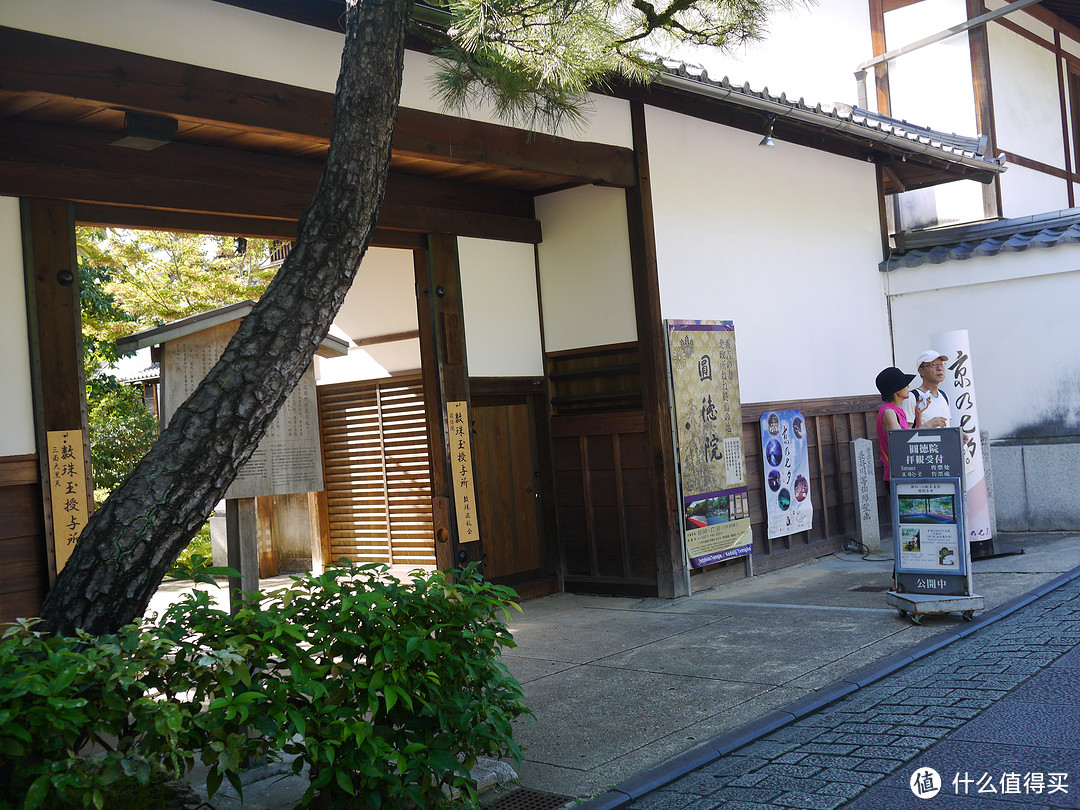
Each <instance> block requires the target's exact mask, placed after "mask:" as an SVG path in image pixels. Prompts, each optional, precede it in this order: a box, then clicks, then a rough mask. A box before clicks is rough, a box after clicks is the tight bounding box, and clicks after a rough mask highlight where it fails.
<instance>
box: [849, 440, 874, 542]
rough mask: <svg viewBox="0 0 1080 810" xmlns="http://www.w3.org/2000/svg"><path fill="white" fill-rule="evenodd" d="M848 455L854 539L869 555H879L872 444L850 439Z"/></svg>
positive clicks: (868, 441) (866, 441)
mask: <svg viewBox="0 0 1080 810" xmlns="http://www.w3.org/2000/svg"><path fill="white" fill-rule="evenodd" d="M849 450H850V455H851V488H852V492H854V494H855V531H856V538H857V539H858V541H859V542H860V543H862V544H863V545H864V546H866V547H867V548H868V549H870V551H881V524H880V523H879V521H878V508H877V479H876V476H875V475H874V443H873V442H872V441H870V440H869V439H854V440H853V441H852V442H851V443H850V444H849Z"/></svg>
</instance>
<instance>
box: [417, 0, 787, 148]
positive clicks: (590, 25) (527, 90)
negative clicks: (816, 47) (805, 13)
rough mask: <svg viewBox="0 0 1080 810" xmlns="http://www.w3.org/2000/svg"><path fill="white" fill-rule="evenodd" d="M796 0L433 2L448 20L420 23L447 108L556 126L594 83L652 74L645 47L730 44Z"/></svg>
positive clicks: (577, 110)
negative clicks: (432, 48)
mask: <svg viewBox="0 0 1080 810" xmlns="http://www.w3.org/2000/svg"><path fill="white" fill-rule="evenodd" d="M797 2H800V0H667V2H657V3H653V2H648V0H631V2H623V0H450V1H449V2H444V3H437V2H436V3H433V5H438V6H439V7H440V8H441V9H442V11H443V12H444V14H445V18H443V19H442V20H440V21H439V22H438V23H437V22H435V20H433V21H432V23H429V24H428V25H427V26H426V29H427V34H428V36H429V37H430V38H431V39H432V40H433V41H434V42H436V43H437V45H438V49H437V51H436V53H437V55H438V56H440V57H441V59H442V62H441V66H440V71H439V73H438V75H437V77H436V84H435V89H436V93H437V94H438V96H439V98H440V99H441V100H442V102H443V103H444V104H445V105H446V106H448V107H450V108H454V109H460V110H462V111H464V110H466V109H468V108H469V107H471V106H475V105H476V104H477V103H481V102H485V103H489V104H491V105H492V106H493V107H494V109H495V110H496V112H497V113H498V114H499V115H500V116H502V117H503V118H505V119H507V120H509V121H512V122H515V123H519V124H521V125H524V126H527V127H538V126H539V127H550V128H554V129H557V128H559V127H561V126H563V125H565V124H567V123H570V124H574V123H579V122H581V121H582V119H583V116H584V115H585V114H586V112H587V111H588V109H589V105H588V102H587V98H588V93H589V91H590V90H591V89H594V88H597V87H601V88H602V87H606V86H608V85H609V84H610V83H611V82H612V81H615V80H622V81H626V82H630V83H641V82H646V81H649V80H651V79H653V78H655V77H656V75H657V72H658V67H657V64H656V62H655V60H654V59H651V58H649V57H650V55H651V52H652V51H654V50H658V49H659V50H663V49H665V48H667V47H671V46H678V45H679V44H687V45H701V46H707V47H717V48H725V49H727V48H731V47H733V46H737V45H741V44H744V43H746V42H748V41H752V40H756V39H760V38H761V37H762V36H764V34H765V31H766V22H767V19H768V17H769V16H770V15H771V14H773V13H774V12H776V11H778V10H781V9H786V8H790V7H792V6H793V5H795V4H796V3H797ZM440 23H441V24H440ZM421 25H422V26H423V24H421Z"/></svg>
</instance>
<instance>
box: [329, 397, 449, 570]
mask: <svg viewBox="0 0 1080 810" xmlns="http://www.w3.org/2000/svg"><path fill="white" fill-rule="evenodd" d="M318 392H319V426H320V429H321V432H322V451H323V473H324V477H325V481H326V483H325V487H326V502H327V512H328V515H329V532H330V541H329V544H330V559H331V560H337V559H340V558H342V557H347V558H348V559H350V560H353V561H355V562H378V563H388V564H392V565H435V539H434V528H433V525H432V517H431V453H430V448H429V447H428V438H427V422H426V414H425V411H424V392H423V388H422V385H421V381H420V378H419V377H418V376H409V377H391V378H389V379H381V380H365V381H362V382H350V383H339V384H335V385H323V386H319V389H318Z"/></svg>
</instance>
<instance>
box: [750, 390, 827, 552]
mask: <svg viewBox="0 0 1080 810" xmlns="http://www.w3.org/2000/svg"><path fill="white" fill-rule="evenodd" d="M761 455H762V458H764V459H765V470H764V472H765V510H766V512H767V513H768V516H769V537H770V538H772V537H784V536H785V535H789V534H797V533H798V532H805V531H809V530H810V528H811V526H812V525H813V522H814V505H813V504H812V503H811V501H810V457H809V454H808V453H807V451H806V420H805V419H803V415H802V414H801V413H800V412H799V411H768V412H766V413H763V414H762V415H761Z"/></svg>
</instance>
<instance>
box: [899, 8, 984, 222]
mask: <svg viewBox="0 0 1080 810" xmlns="http://www.w3.org/2000/svg"><path fill="white" fill-rule="evenodd" d="M965 19H967V12H966V5H965V2H964V0H924V1H923V2H921V3H915V4H913V5H910V6H905V7H903V8H900V9H896V10H894V11H890V12H889V13H887V14H885V44H886V48H887V49H888V50H895V49H896V48H900V47H903V46H904V45H910V44H911V43H913V42H917V41H918V40H920V39H922V38H923V37H926V36H929V35H931V34H936V33H938V32H939V31H942V30H944V29H945V28H949V27H950V26H953V25H956V24H959V23H962V22H963V21H964V20H965ZM888 69H889V95H890V100H891V103H892V109H891V114H892V116H893V117H895V118H901V119H905V120H908V121H911V122H913V123H915V124H919V125H920V126H928V127H932V128H934V129H937V130H940V131H942V132H956V133H959V134H961V135H968V136H973V135H978V134H981V133H979V132H978V122H977V119H976V115H975V94H974V89H973V87H972V82H971V49H970V46H969V44H968V38H967V36H965V35H958V36H953V37H949V38H948V39H945V40H942V41H941V42H938V43H935V44H933V45H928V46H926V47H924V48H922V49H920V50H917V51H912V52H911V53H907V54H904V55H903V56H900V57H899V58H897V59H893V60H891V61H890V62H889V68H888ZM996 89H997V88H995V90H996ZM899 203H900V207H901V211H902V215H901V225H902V227H903V228H905V229H912V228H921V227H927V226H933V225H942V224H948V223H956V222H970V221H972V220H979V219H982V218H983V195H982V187H981V186H979V185H978V184H977V183H974V182H971V181H962V182H956V183H948V184H946V185H944V186H935V187H933V188H929V189H921V190H919V191H915V192H911V193H908V194H901V195H899Z"/></svg>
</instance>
